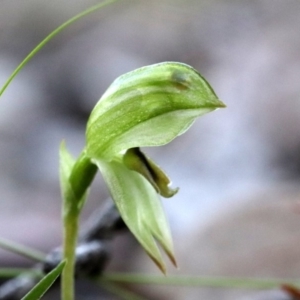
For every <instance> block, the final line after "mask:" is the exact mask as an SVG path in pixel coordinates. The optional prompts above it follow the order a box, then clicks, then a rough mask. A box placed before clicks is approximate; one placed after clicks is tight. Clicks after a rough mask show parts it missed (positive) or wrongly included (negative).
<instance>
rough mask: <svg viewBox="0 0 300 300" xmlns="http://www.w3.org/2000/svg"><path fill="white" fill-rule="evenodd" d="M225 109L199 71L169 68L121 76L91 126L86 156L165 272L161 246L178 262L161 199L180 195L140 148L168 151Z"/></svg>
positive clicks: (145, 69) (97, 108)
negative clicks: (201, 120)
mask: <svg viewBox="0 0 300 300" xmlns="http://www.w3.org/2000/svg"><path fill="white" fill-rule="evenodd" d="M224 106H225V105H224V104H223V103H222V102H221V101H220V100H219V99H218V97H217V96H216V94H215V93H214V91H213V89H212V88H211V87H210V85H209V84H208V82H207V81H206V80H205V79H204V78H203V77H202V76H201V75H200V74H199V73H198V72H197V71H196V70H195V69H193V68H192V67H190V66H188V65H186V64H182V63H176V62H166V63H160V64H155V65H150V66H147V67H143V68H140V69H137V70H135V71H132V72H129V73H127V74H125V75H123V76H120V77H119V78H118V79H116V80H115V81H114V82H113V83H112V84H111V86H110V87H109V88H108V89H107V91H106V92H105V93H104V95H103V96H102V98H101V99H100V101H99V102H98V103H97V104H96V106H95V108H94V110H93V111H92V113H91V115H90V118H89V120H88V124H87V130H86V139H87V143H86V149H85V151H84V155H85V156H86V157H88V158H89V159H90V160H91V162H92V163H93V164H95V165H97V167H98V168H99V170H100V172H101V173H102V175H103V178H104V180H105V182H106V184H107V186H108V188H109V191H110V193H111V196H112V199H113V201H114V202H115V204H116V207H117V208H118V210H119V212H120V215H121V217H122V218H123V220H124V222H125V223H126V225H127V226H128V228H129V229H130V231H131V232H132V233H133V234H134V236H135V237H136V238H137V240H138V241H139V243H140V244H141V245H142V246H143V248H144V249H145V251H146V252H147V253H148V255H149V256H150V257H151V258H152V259H153V261H154V262H155V263H156V264H157V266H158V267H159V268H160V269H161V270H162V271H163V272H165V271H166V267H165V263H164V261H163V259H162V257H161V253H160V251H159V248H158V246H157V242H158V243H159V244H160V245H161V247H162V249H163V250H164V251H165V253H166V254H167V255H168V257H169V258H170V260H171V262H172V263H173V264H174V265H176V261H175V256H174V250H173V244H172V238H171V233H170V228H169V225H168V222H167V220H166V217H165V214H164V211H163V208H162V204H161V200H160V196H163V197H171V196H173V195H174V194H175V193H176V192H177V191H178V189H172V188H171V187H170V183H171V182H170V180H169V178H168V177H167V175H166V174H165V173H164V172H163V171H162V170H161V169H160V168H159V167H158V166H157V165H156V164H155V163H154V162H153V161H152V160H151V159H150V158H148V157H147V156H146V155H145V154H143V153H142V152H141V150H140V149H139V148H140V147H149V146H161V145H165V144H167V143H169V142H170V141H172V140H173V139H174V138H176V137H177V136H179V135H181V134H183V133H184V132H185V131H186V130H187V129H188V128H189V127H190V126H191V125H192V123H193V122H194V121H195V119H196V118H197V117H199V116H201V115H203V114H205V113H208V112H210V111H213V110H215V109H217V108H220V107H224Z"/></svg>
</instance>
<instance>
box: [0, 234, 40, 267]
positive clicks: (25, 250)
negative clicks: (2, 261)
mask: <svg viewBox="0 0 300 300" xmlns="http://www.w3.org/2000/svg"><path fill="white" fill-rule="evenodd" d="M0 248H2V249H6V250H8V251H11V252H14V253H16V254H20V255H22V256H25V257H27V258H30V259H32V260H35V261H44V260H45V256H46V255H45V254H44V253H42V252H40V251H38V250H36V249H32V248H29V247H27V246H24V245H21V244H18V243H16V242H13V241H9V240H7V239H4V238H0Z"/></svg>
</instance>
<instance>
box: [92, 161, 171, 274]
mask: <svg viewBox="0 0 300 300" xmlns="http://www.w3.org/2000/svg"><path fill="white" fill-rule="evenodd" d="M96 163H97V165H98V167H99V169H100V170H101V173H102V175H103V177H104V180H105V182H106V184H107V185H108V187H109V190H110V193H111V195H112V198H113V199H114V202H115V204H116V206H117V208H118V210H119V212H120V214H121V216H122V219H123V220H124V222H125V223H126V225H127V226H128V228H129V229H130V231H131V232H132V233H133V235H134V236H135V237H136V238H137V240H138V241H139V242H140V244H141V245H142V247H143V248H144V249H145V251H146V252H147V253H148V255H149V256H150V257H151V258H152V260H153V261H154V262H155V263H156V264H157V266H158V267H159V268H160V269H161V271H162V272H164V273H165V272H166V267H165V264H164V261H163V259H162V257H161V254H160V251H159V249H158V247H157V245H156V240H157V241H158V242H159V243H160V245H161V246H162V247H163V249H164V250H165V252H166V253H167V255H168V256H169V258H170V259H171V261H172V262H173V263H174V264H175V265H176V262H175V258H174V253H173V244H172V238H171V233H170V229H169V225H168V222H167V220H166V218H165V214H164V211H163V208H162V205H161V201H160V199H159V196H158V194H157V193H156V191H155V190H154V188H153V187H152V185H151V184H150V183H149V182H148V181H147V180H146V179H145V178H144V177H143V176H142V175H140V174H139V173H137V172H135V171H131V170H129V169H128V168H126V167H125V166H124V165H123V164H121V163H119V162H116V161H112V162H110V163H107V162H105V161H96Z"/></svg>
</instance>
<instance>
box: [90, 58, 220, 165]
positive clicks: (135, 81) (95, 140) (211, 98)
mask: <svg viewBox="0 0 300 300" xmlns="http://www.w3.org/2000/svg"><path fill="white" fill-rule="evenodd" d="M224 106H225V105H224V104H223V103H222V102H221V101H220V100H219V99H218V98H217V96H216V94H215V92H214V91H213V89H212V88H211V87H210V85H209V84H208V82H207V81H206V80H205V79H204V78H203V77H202V76H201V75H200V74H199V73H198V72H197V71H196V70H195V69H193V68H192V67H190V66H188V65H186V64H182V63H176V62H166V63H160V64H155V65H151V66H147V67H143V68H140V69H137V70H135V71H132V72H129V73H127V74H125V75H123V76H120V77H119V78H118V79H116V80H115V81H114V82H113V83H112V85H111V86H110V87H109V88H108V89H107V91H106V92H105V93H104V95H103V96H102V98H101V99H100V101H99V102H98V103H97V105H96V106H95V108H94V110H93V111H92V113H91V116H90V118H89V121H88V125H87V131H86V137H87V153H88V155H89V156H90V157H92V158H97V159H106V160H111V159H112V158H113V157H114V156H117V155H119V153H121V152H122V151H124V150H127V149H129V148H134V147H146V146H160V145H164V144H167V143H169V142H170V141H171V140H173V139H174V138H175V137H177V136H178V135H180V134H182V133H184V132H185V131H186V130H187V129H188V128H189V127H190V126H191V125H192V123H193V122H194V120H195V119H196V118H197V117H199V116H201V115H203V114H205V113H208V112H210V111H213V110H215V109H217V108H219V107H224Z"/></svg>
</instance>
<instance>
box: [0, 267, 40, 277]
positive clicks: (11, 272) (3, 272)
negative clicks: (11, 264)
mask: <svg viewBox="0 0 300 300" xmlns="http://www.w3.org/2000/svg"><path fill="white" fill-rule="evenodd" d="M21 274H25V275H28V276H32V277H42V275H43V274H42V272H41V271H40V270H36V269H28V268H0V277H1V278H9V277H16V276H18V275H21Z"/></svg>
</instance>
